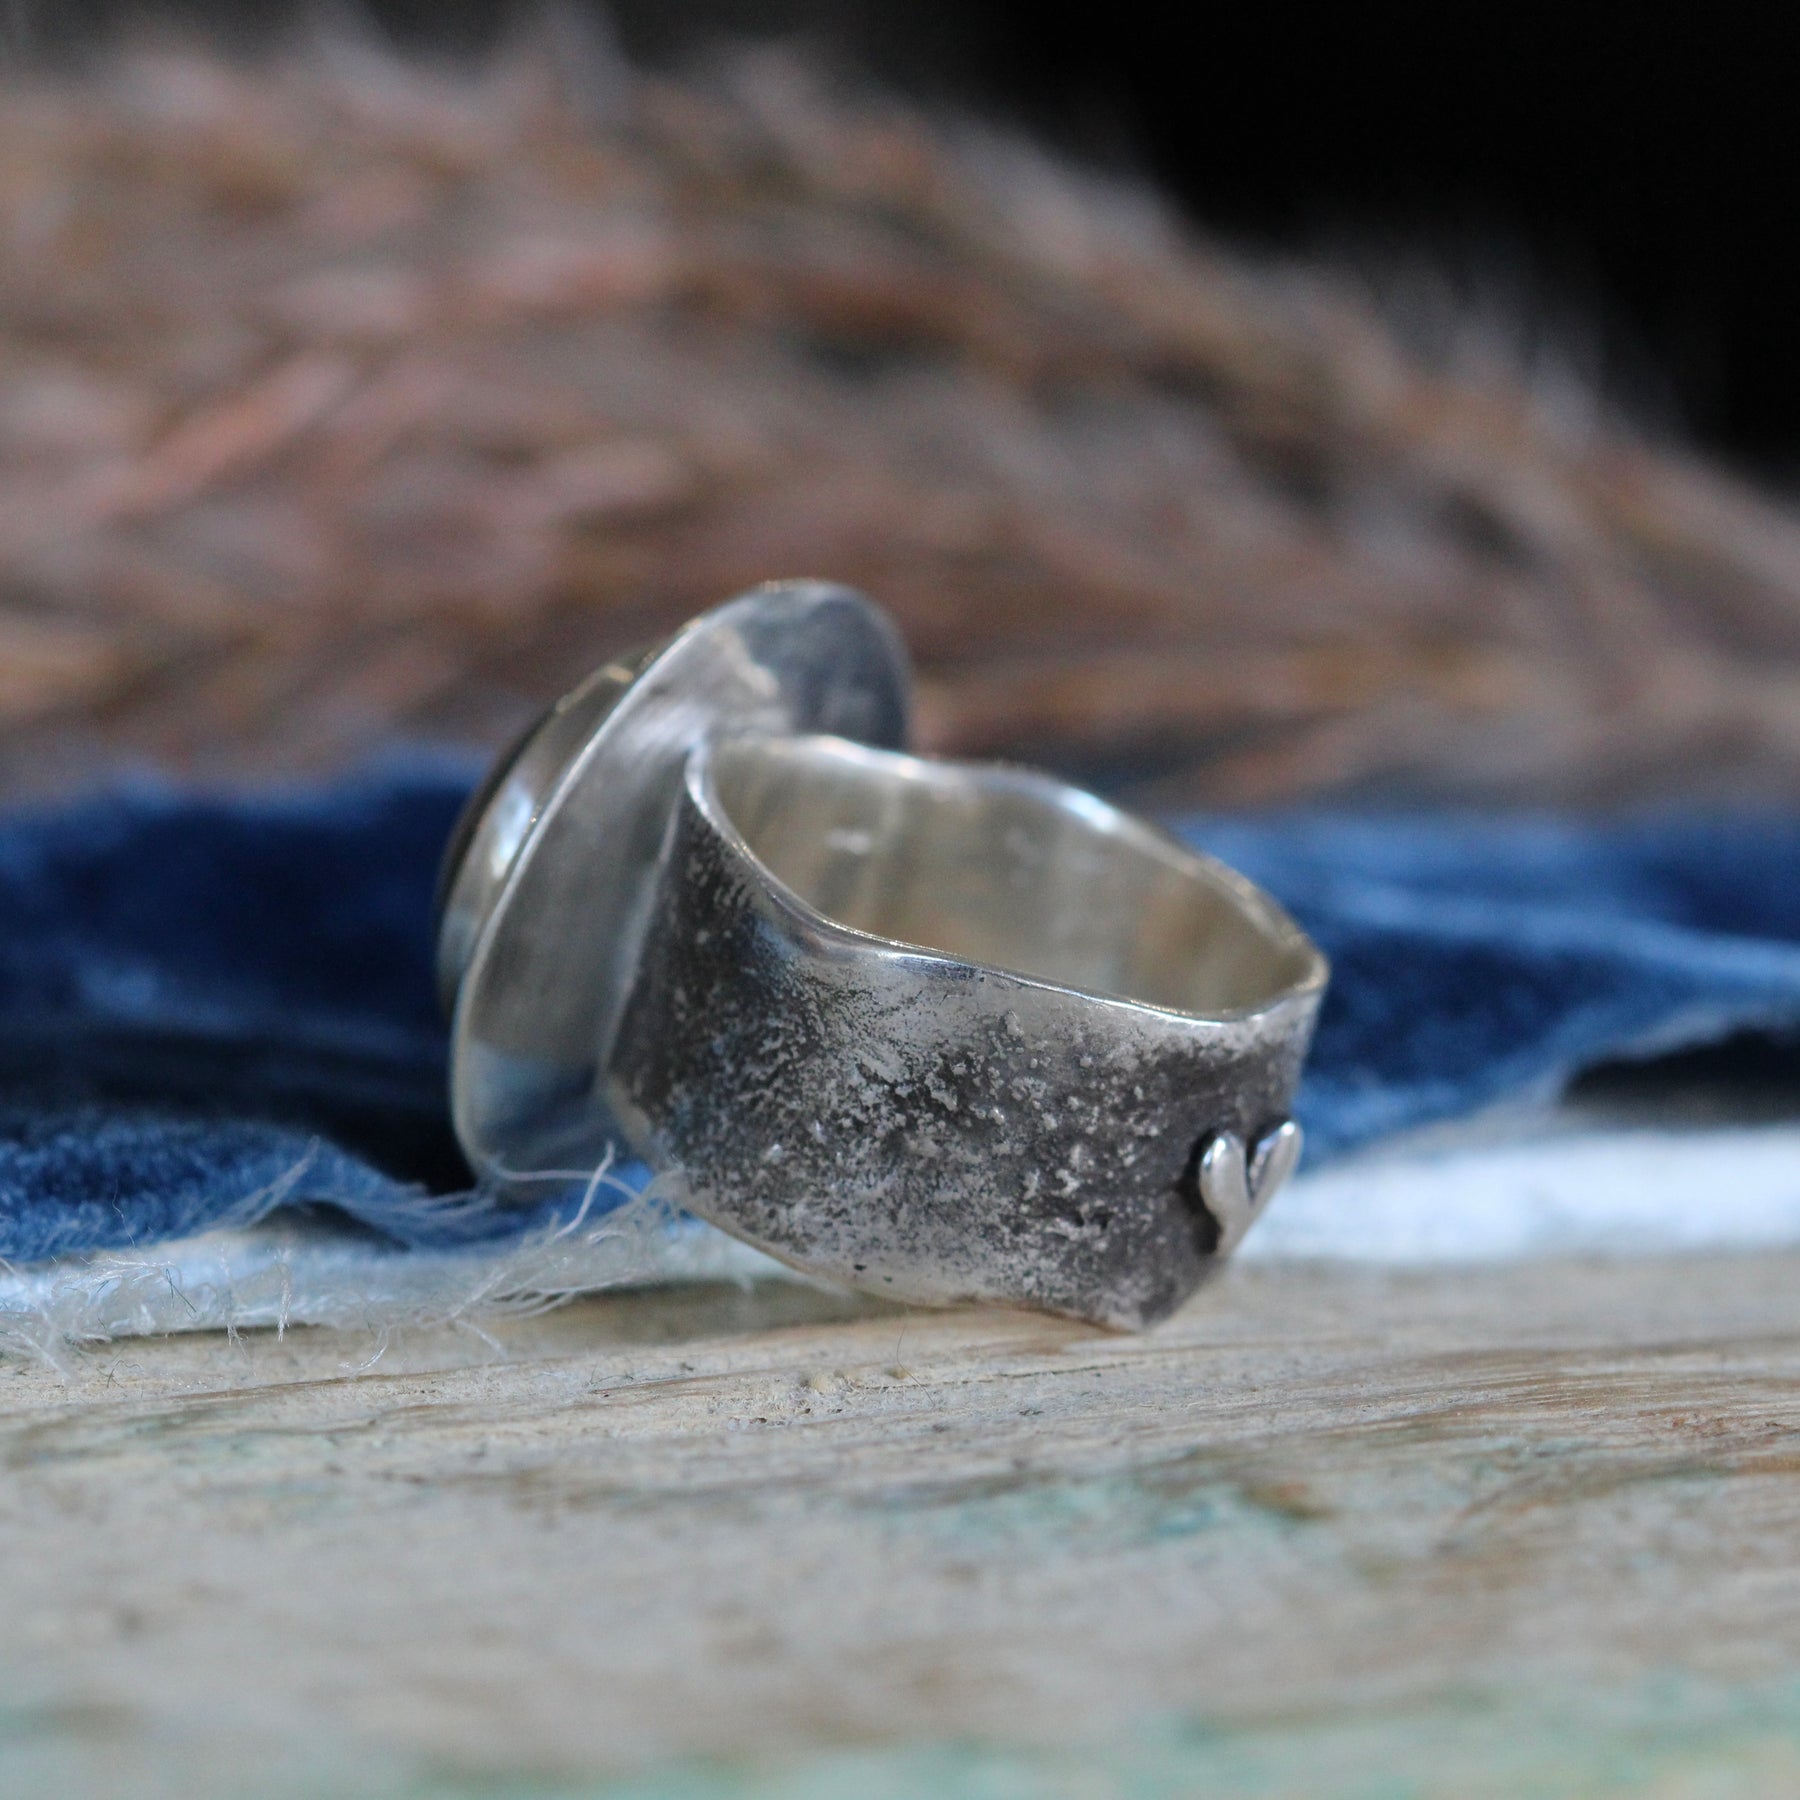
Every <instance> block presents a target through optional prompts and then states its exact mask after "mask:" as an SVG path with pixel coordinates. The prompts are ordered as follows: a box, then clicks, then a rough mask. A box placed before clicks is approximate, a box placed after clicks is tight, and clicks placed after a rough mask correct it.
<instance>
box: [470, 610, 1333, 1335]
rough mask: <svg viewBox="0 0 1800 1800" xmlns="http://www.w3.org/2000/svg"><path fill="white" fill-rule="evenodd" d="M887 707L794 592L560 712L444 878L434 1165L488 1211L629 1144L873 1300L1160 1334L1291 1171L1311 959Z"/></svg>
mask: <svg viewBox="0 0 1800 1800" xmlns="http://www.w3.org/2000/svg"><path fill="white" fill-rule="evenodd" d="M906 686H907V679H906V667H905V663H904V659H903V657H902V654H901V652H900V651H899V648H898V646H897V643H896V641H895V639H894V637H893V634H892V632H891V629H890V628H889V627H888V626H887V624H886V622H885V620H884V619H883V618H882V616H881V615H880V614H879V613H877V612H876V611H875V609H874V608H873V607H872V606H870V605H869V603H868V602H867V601H865V600H863V599H862V598H861V597H860V596H858V595H855V594H852V593H850V592H849V591H847V590H845V589H842V588H832V587H826V586H823V585H820V584H814V583H785V584H780V585H777V586H773V587H769V588H764V589H759V590H757V591H756V592H754V593H752V594H749V595H746V596H744V597H742V598H740V599H738V600H735V601H732V602H730V603H728V604H727V605H725V606H723V607H720V608H718V609H716V610H715V611H714V612H711V613H708V614H706V615H704V616H703V617H702V618H700V619H698V620H696V621H694V623H693V624H691V625H690V626H688V627H687V628H686V629H685V630H684V631H683V632H682V633H680V634H679V635H678V636H677V637H676V638H674V639H673V640H671V641H670V643H669V644H668V645H666V646H664V647H662V648H661V649H659V650H657V651H655V652H652V653H650V654H648V655H646V656H643V657H638V658H633V659H630V660H629V661H626V662H622V663H619V664H615V665H612V666H610V667H609V668H608V669H605V670H602V671H599V672H598V673H597V674H596V675H595V676H594V677H592V678H590V680H589V681H588V682H586V683H584V684H583V685H582V687H580V688H578V689H576V690H575V692H574V693H573V694H571V695H570V696H568V698H567V699H565V700H564V701H563V702H561V703H560V704H559V706H558V707H557V708H555V709H553V710H552V712H551V713H550V714H549V715H547V717H546V719H545V720H544V721H543V722H542V723H541V724H540V725H539V726H538V727H537V728H536V729H535V730H534V732H533V733H532V734H531V735H530V736H529V737H528V738H527V739H526V740H525V742H524V743H523V744H522V746H521V747H520V748H519V749H518V750H517V751H515V752H514V753H513V755H512V756H511V757H510V758H509V759H506V760H505V761H503V763H502V764H501V765H500V767H499V768H498V769H497V770H496V773H495V775H494V776H493V777H491V778H490V781H489V783H488V784H487V786H486V787H485V788H484V790H483V792H482V793H481V794H480V795H478V796H477V799H476V801H475V802H474V803H473V804H472V806H471V810H470V813H469V815H468V817H467V819H466V821H465V825H464V827H463V828H462V829H461V830H460V831H459V833H458V838H457V841H456V843H455V844H453V846H452V850H451V853H450V856H449V858H448V859H447V862H446V873H445V883H444V891H443V902H442V907H441V915H440V927H439V967H440V975H441V979H442V983H443V986H444V990H445V994H446V998H447V999H448V1000H450V1001H451V1003H452V1005H453V1020H454V1025H453V1036H452V1044H453V1049H452V1069H451V1095H452V1109H453V1113H454V1117H455V1122H456V1127H457V1131H458V1134H459V1136H460V1137H461V1139H462V1142H463V1144H464V1147H465V1148H466V1149H467V1151H468V1152H469V1155H470V1157H471V1160H472V1161H473V1162H474V1163H475V1165H476V1166H477V1168H478V1169H480V1170H481V1171H482V1172H483V1173H484V1174H486V1175H488V1176H489V1177H491V1178H495V1179H498V1180H501V1181H505V1180H506V1179H507V1178H508V1177H516V1176H517V1175H519V1174H520V1173H521V1172H526V1171H530V1170H535V1169H540V1168H548V1167H556V1168H567V1167H569V1166H571V1165H574V1166H591V1165H592V1164H594V1163H596V1162H597V1161H598V1160H599V1158H600V1157H601V1156H602V1155H603V1154H605V1152H606V1149H607V1147H608V1146H609V1145H617V1144H623V1145H626V1146H629V1147H630V1148H631V1149H632V1150H634V1151H635V1152H636V1153H638V1154H639V1155H641V1156H642V1157H643V1158H644V1159H645V1160H646V1161H647V1162H649V1163H650V1165H651V1166H652V1167H653V1168H655V1169H657V1170H659V1171H661V1172H663V1173H664V1174H666V1175H669V1176H671V1177H673V1178H675V1179H676V1181H677V1182H678V1185H679V1191H680V1192H681V1194H682V1196H683V1198H684V1200H685V1202H686V1204H687V1205H689V1206H690V1207H691V1209H692V1210H693V1211H695V1212H696V1213H698V1214H700V1215H701V1216H703V1217H705V1218H707V1219H710V1220H712V1221H713V1222H714V1223H716V1224H718V1225H720V1226H722V1227H724V1228H725V1229H726V1230H728V1231H731V1232H733V1233H735V1234H736V1235H737V1236H739V1237H741V1238H744V1239H745V1240H747V1241H748V1242H750V1243H752V1244H754V1245H756V1246H757V1247H759V1248H761V1249H764V1250H767V1251H769V1252H771V1253H772V1254H774V1255H776V1256H778V1257H780V1258H782V1259H783V1260H785V1261H787V1262H789V1263H792V1264H794V1265H796V1266H797V1267H800V1268H802V1269H806V1270H809V1271H811V1272H814V1273H816V1274H820V1275H823V1276H827V1277H830V1278H833V1279H836V1280H839V1281H842V1282H845V1283H848V1284H850V1285H852V1286H856V1287H860V1288H865V1289H868V1290H870V1291H873V1292H876V1293H881V1294H887V1295H891V1296H894V1297H897V1298H903V1299H908V1300H916V1301H925V1302H931V1303H943V1302H949V1301H958V1300H986V1301H997V1302H1003V1303H1009V1304H1019V1305H1031V1306H1040V1307H1047V1308H1050V1309H1052V1310H1055V1311H1058V1312H1065V1313H1071V1314H1074V1315H1076V1316H1078V1317H1081V1318H1086V1319H1091V1320H1095V1321H1097V1322H1100V1323H1104V1324H1108V1325H1115V1326H1126V1327H1137V1326H1142V1325H1146V1324H1149V1323H1152V1322H1153V1321H1155V1320H1156V1319H1158V1318H1160V1317H1162V1316H1164V1315H1165V1314H1166V1313H1168V1312H1169V1311H1170V1310H1171V1309H1172V1308H1174V1307H1175V1306H1176V1305H1178V1304H1179V1303H1180V1302H1181V1301H1182V1300H1183V1299H1185V1298H1186V1297H1187V1295H1188V1294H1190V1293H1191V1292H1192V1291H1193V1290H1194V1288H1195V1287H1196V1286H1198V1284H1199V1283H1200V1282H1201V1280H1203V1279H1204V1277H1205V1275H1206V1273H1207V1272H1208V1270H1209V1269H1210V1268H1212V1267H1213V1266H1214V1265H1215V1264H1216V1263H1217V1262H1218V1260H1219V1259H1220V1258H1221V1257H1222V1256H1223V1255H1224V1254H1225V1253H1226V1252H1228V1251H1229V1250H1230V1249H1231V1248H1233V1247H1234V1246H1235V1244H1236V1243H1237V1241H1238V1239H1239V1238H1240V1237H1241V1236H1242V1234H1243V1232H1244V1230H1245V1229H1246V1227H1247V1226H1248V1225H1249V1223H1250V1222H1251V1220H1252V1218H1253V1217H1254V1215H1255V1213H1256V1211H1257V1210H1259V1208H1260V1207H1261V1205H1262V1204H1264V1203H1266V1201H1267V1199H1268V1197H1269V1195H1270V1194H1271V1193H1272V1192H1273V1191H1274V1189H1275V1187H1276V1186H1278V1185H1279V1183H1280V1181H1281V1180H1282V1178H1283V1177H1284V1176H1285V1175H1286V1174H1287V1172H1288V1171H1289V1170H1290V1169H1291V1167H1292V1165H1293V1162H1294V1160H1295V1158H1296V1157H1297V1155H1298V1153H1299V1147H1300V1146H1299V1133H1298V1128H1297V1127H1296V1126H1295V1125H1293V1124H1292V1123H1291V1122H1290V1121H1289V1118H1288V1110H1289V1107H1290V1105H1291V1101H1292V1096H1293V1091H1294V1087H1295V1085H1296V1083H1297V1081H1298V1077H1299V1071H1300V1064H1301V1061H1302V1058H1303V1057H1304V1054H1305V1051H1306V1047H1307V1044H1308V1041H1309V1039H1310V1036H1311V1031H1312V1023H1313V1019H1314V1015H1315V1014H1316V1011H1317V1008H1318V1004H1319V999H1320V997H1321V995H1322V993H1323V990H1324V985H1325V979H1326V971H1325V964H1324V960H1323V958H1322V957H1321V956H1320V955H1319V953H1318V951H1317V950H1316V949H1314V947H1313V946H1312V945H1311V944H1310V943H1309V942H1308V941H1307V939H1306V938H1305V937H1304V936H1303V935H1302V933H1301V932H1300V931H1299V929H1298V928H1297V927H1296V926H1295V925H1294V924H1293V923H1292V921H1291V920H1289V919H1288V918H1287V916H1286V915H1285V914H1284V913H1283V912H1282V911H1281V910H1280V908H1279V907H1277V906H1276V905H1275V904H1274V902H1273V901H1271V900H1269V899H1268V898H1267V897H1266V896H1264V895H1263V894H1261V893H1260V892H1259V891H1258V890H1257V889H1255V888H1254V887H1253V886H1252V885H1251V884H1250V883H1249V882H1247V881H1245V880H1243V879H1242V878H1241V877H1239V876H1237V875H1235V874H1234V873H1232V872H1231V871H1230V870H1228V869H1226V868H1224V867H1223V866H1222V865H1220V864H1218V863H1215V862H1213V861H1211V860H1209V859H1207V858H1204V857H1200V856H1196V855H1195V854H1193V853H1192V852H1190V851H1188V850H1187V849H1185V848H1184V847H1182V846H1181V845H1179V844H1178V843H1176V842H1175V841H1174V840H1173V839H1171V838H1169V837H1167V836H1165V835H1164V834H1163V833H1162V832H1160V831H1158V830H1156V829H1155V828H1153V827H1151V826H1148V825H1145V824H1143V823H1141V822H1140V821H1138V820H1135V819H1133V818H1131V817H1129V816H1128V815H1126V814H1124V813H1122V812H1119V811H1118V810H1117V809H1115V808H1113V807H1111V806H1108V805H1106V804H1105V803H1104V802H1102V801H1099V800H1096V799H1094V798H1093V797H1092V796H1090V795H1088V794H1085V793H1082V792H1081V791H1080V790H1078V789H1075V788H1072V787H1069V786H1067V785H1065V784H1063V783H1061V782H1058V781H1054V780H1052V779H1050V778H1048V777H1046V776H1041V775H1036V774H1032V773H1028V772H1025V771H1021V770H1014V769H1010V768H1005V767H1000V766H993V765H975V766H969V765H959V764H952V763H941V762H934V761H925V760H921V759H917V758H914V757H910V756H907V755H905V754H903V753H901V752H900V751H899V750H898V748H897V746H898V745H900V744H901V743H902V742H903V741H904V737H905V713H906Z"/></svg>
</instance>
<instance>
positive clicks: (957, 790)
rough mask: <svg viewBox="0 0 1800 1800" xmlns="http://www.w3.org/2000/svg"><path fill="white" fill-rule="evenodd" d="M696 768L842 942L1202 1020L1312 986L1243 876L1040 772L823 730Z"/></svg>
mask: <svg viewBox="0 0 1800 1800" xmlns="http://www.w3.org/2000/svg"><path fill="white" fill-rule="evenodd" d="M708 765H709V773H710V785H711V788H712V792H713V795H714V796H715V797H716V799H717V802H718V804H719V806H720V808H721V809H722V810H723V813H724V815H725V818H726V820H727V821H728V822H729V824H730V825H731V826H732V827H733V828H734V829H735V830H736V832H737V834H738V835H739V836H740V837H741V838H742V840H743V841H744V843H745V844H746V845H747V847H748V848H749V850H750V851H751V853H752V854H753V855H754V856H755V857H756V858H757V859H758V861H760V862H761V863H762V864H763V865H764V866H765V867H766V868H767V869H768V870H769V872H770V873H771V874H773V875H774V876H775V877H776V879H777V880H779V881H780V882H782V883H783V884H784V885H785V886H786V887H788V888H789V889H791V890H792V891H793V892H794V893H795V894H796V895H798V896H799V897H800V899H801V900H803V901H804V902H805V903H806V904H807V905H808V906H810V907H811V908H812V909H813V910H814V911H816V912H818V913H820V914H822V915H824V917H825V918H827V919H829V920H832V921H835V922H836V923H837V924H840V925H844V926H847V927H849V928H850V929H851V930H853V931H860V932H865V933H869V934H871V935H873V936H876V937H881V938H887V939H891V940H893V941H895V942H897V943H900V944H904V945H908V946H911V947H913V948H917V949H921V950H927V951H936V952H940V953H942V954H944V955H947V956H952V957H956V958H958V959H960V960H962V961H965V962H970V963H978V964H983V965H986V966H988V967H991V968H996V969H1004V970H1007V971H1010V972H1011V973H1013V974H1017V975H1024V976H1028V977H1031V978H1033V979H1036V980H1039V981H1047V982H1052V983H1055V984H1056V985H1058V986H1061V987H1069V988H1076V989H1081V990H1083V991H1085V992H1089V993H1095V994H1101V995H1105V996H1107V997H1110V998H1115V999H1123V1000H1130V1001H1135V1002H1137V1003H1139V1004H1141V1005H1146V1006H1156V1007H1163V1008H1168V1009H1170V1010H1173V1011H1177V1012H1184V1013H1194V1014H1198V1015H1201V1016H1203V1017H1216V1016H1218V1015H1221V1014H1228V1013H1241V1012H1246V1011H1251V1010H1255V1009H1258V1008H1261V1007H1264V1006H1267V1005H1269V1004H1270V1003H1271V1002H1273V1001H1274V1000H1276V999H1278V998H1280V997H1281V996H1282V995H1283V994H1286V993H1289V992H1292V991H1294V990H1296V989H1300V988H1304V987H1307V986H1309V985H1312V984H1314V983H1316V982H1317V981H1318V980H1319V979H1320V978H1321V976H1322V965H1321V963H1320V960H1319V957H1318V953H1317V952H1316V951H1315V950H1314V949H1313V948H1312V946H1311V945H1310V944H1309V943H1308V942H1307V940H1306V939H1305V938H1304V937H1303V936H1302V935H1301V933H1300V932H1299V930H1298V928H1297V927H1295V926H1294V924H1293V923H1292V922H1291V921H1290V920H1289V919H1288V918H1287V916H1286V915H1285V914H1284V913H1282V912H1281V910H1280V909H1279V908H1278V907H1276V906H1275V905H1274V903H1273V902H1271V901H1269V900H1267V899H1266V897H1264V896H1263V895H1262V894H1261V893H1259V891H1258V890H1257V889H1255V888H1254V887H1252V886H1251V884H1250V883H1248V882H1247V881H1244V880H1243V879H1242V878H1241V877H1238V876H1236V875H1234V874H1233V873H1232V872H1231V871H1230V870H1228V869H1226V868H1225V867H1224V866H1223V865H1221V864H1218V863H1214V862H1211V861H1209V860H1208V859H1206V858H1204V857H1200V856H1196V855H1194V854H1193V853H1191V852H1189V851H1187V850H1185V849H1184V848H1183V847H1182V846H1181V845H1179V844H1177V843H1176V842H1175V841H1174V840H1173V839H1171V838H1168V837H1166V836H1164V834H1163V833H1161V832H1160V831H1157V830H1156V829H1155V828H1153V827H1151V826H1148V825H1145V824H1143V823H1141V822H1140V821H1138V820H1136V819H1133V818H1131V817H1130V816H1129V815H1128V814H1125V813H1122V812H1120V811H1118V810H1117V809H1116V808H1115V807H1111V806H1108V805H1107V804H1106V803H1105V802H1104V801H1101V800H1097V799H1095V798H1094V797H1093V796H1092V795H1090V794H1085V793H1083V792H1081V791H1080V790H1079V789H1078V788H1073V787H1069V786H1067V785H1066V784H1064V783H1061V782H1058V781H1055V780H1052V779H1051V778H1049V777H1047V776H1042V775H1035V774H1032V773H1029V772H1028V771H1025V770H1017V769H1009V768H1005V767H998V766H995V765H993V764H979V765H969V764H962V763H952V762H936V761H927V760H924V759H922V758H919V757H912V756H905V755H901V754H898V753H895V752H892V751H881V750H870V749H867V748H864V747H863V746H861V745H857V744H851V743H849V742H847V741H845V740H844V739H841V738H832V737H795V738H750V737H747V738H739V739H728V740H722V741H718V742H715V743H714V744H713V745H712V746H711V749H710V753H709V756H708Z"/></svg>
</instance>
